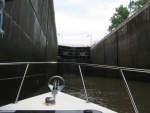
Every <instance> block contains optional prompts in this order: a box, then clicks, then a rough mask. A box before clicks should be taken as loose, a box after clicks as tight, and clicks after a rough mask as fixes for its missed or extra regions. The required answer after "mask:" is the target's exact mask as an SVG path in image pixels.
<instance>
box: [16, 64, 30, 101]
mask: <svg viewBox="0 0 150 113" xmlns="http://www.w3.org/2000/svg"><path fill="white" fill-rule="evenodd" d="M28 67H29V64H27V67H26V70H25V72H24V76H23V78H22V82H21V84H20V88H19V90H18V94H17V97H16V100H15V104H16V103H17V102H18V98H19V96H20V91H21V89H22V85H23V83H24V79H25V76H26V74H27V71H28Z"/></svg>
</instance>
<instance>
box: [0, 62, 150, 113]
mask: <svg viewBox="0 0 150 113" xmlns="http://www.w3.org/2000/svg"><path fill="white" fill-rule="evenodd" d="M31 64H70V65H78V67H79V71H80V75H81V79H82V83H83V87H84V91H85V97H86V101H87V102H89V100H88V95H87V91H86V87H85V83H84V79H83V75H82V70H81V66H91V67H99V68H104V69H113V70H118V71H119V72H120V74H121V77H122V79H123V81H124V85H125V87H126V90H127V92H128V96H129V98H130V101H131V103H132V106H133V108H134V111H135V113H138V109H137V107H136V104H135V101H134V99H133V96H132V94H131V91H130V89H129V86H128V83H127V81H126V78H125V76H124V73H123V71H134V72H142V73H150V70H148V69H138V68H127V67H119V66H109V65H99V64H88V63H75V62H57V61H48V62H9V63H0V66H10V65H26V69H25V72H24V75H23V77H21V78H22V81H21V84H20V87H19V90H18V93H17V96H16V99H15V103H17V102H18V99H19V95H20V92H21V89H22V86H23V83H24V80H25V78H26V74H27V71H28V69H29V66H30V65H31ZM17 78H20V77H14V78H2V79H0V81H1V80H10V79H17Z"/></svg>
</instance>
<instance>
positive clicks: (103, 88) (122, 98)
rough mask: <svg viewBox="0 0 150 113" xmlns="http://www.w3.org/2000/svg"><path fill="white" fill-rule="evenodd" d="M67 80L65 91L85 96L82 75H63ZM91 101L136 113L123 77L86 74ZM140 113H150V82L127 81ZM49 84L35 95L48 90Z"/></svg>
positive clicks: (121, 110) (123, 112)
mask: <svg viewBox="0 0 150 113" xmlns="http://www.w3.org/2000/svg"><path fill="white" fill-rule="evenodd" d="M62 77H63V78H64V79H65V81H66V87H65V88H64V89H63V92H65V93H67V94H70V95H73V96H76V97H79V98H82V99H86V98H85V94H84V90H83V85H82V81H81V77H80V76H62ZM84 80H85V85H86V89H87V94H88V97H89V101H90V102H93V103H96V104H98V105H101V106H104V107H107V108H109V109H111V110H114V111H117V112H119V113H134V110H133V107H132V105H131V102H130V99H129V97H128V94H127V91H126V89H125V86H124V83H123V81H122V80H121V79H112V78H102V77H93V76H84ZM127 82H128V84H129V87H130V89H131V92H132V94H133V97H134V100H135V103H136V105H137V108H138V110H139V113H150V83H141V82H133V81H127ZM48 91H49V89H48V87H47V84H46V85H45V86H43V87H42V88H40V90H39V91H37V92H36V93H34V94H33V95H36V94H39V93H43V92H48Z"/></svg>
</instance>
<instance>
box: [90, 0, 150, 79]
mask: <svg viewBox="0 0 150 113" xmlns="http://www.w3.org/2000/svg"><path fill="white" fill-rule="evenodd" d="M91 57H92V63H96V64H101V65H113V66H123V67H134V68H144V69H150V62H149V58H150V2H148V3H147V4H146V5H145V6H144V7H143V8H141V9H140V10H138V11H137V12H136V13H135V14H133V15H132V16H131V17H129V18H128V19H127V20H125V21H124V22H123V23H122V24H121V25H119V26H118V27H117V28H116V29H115V30H114V31H112V32H111V33H110V34H108V35H107V36H106V37H104V39H103V40H101V41H100V42H99V43H98V44H97V45H95V46H93V47H92V49H91ZM94 72H96V73H101V74H102V75H105V74H107V75H110V76H112V74H115V75H117V74H118V72H116V71H112V70H106V69H105V70H104V69H96V70H94ZM127 75H129V73H128V74H127ZM130 75H135V76H136V75H137V73H136V74H135V73H134V74H133V73H130ZM138 75H139V76H140V77H139V76H136V78H138V79H140V80H141V79H142V78H143V76H142V75H144V74H143V73H141V74H138ZM149 80H150V79H149Z"/></svg>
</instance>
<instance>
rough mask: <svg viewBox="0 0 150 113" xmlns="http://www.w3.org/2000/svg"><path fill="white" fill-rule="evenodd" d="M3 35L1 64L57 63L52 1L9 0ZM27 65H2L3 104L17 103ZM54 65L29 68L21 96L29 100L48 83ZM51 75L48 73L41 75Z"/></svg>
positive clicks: (1, 39) (0, 52)
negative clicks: (28, 96)
mask: <svg viewBox="0 0 150 113" xmlns="http://www.w3.org/2000/svg"><path fill="white" fill-rule="evenodd" d="M3 20H4V22H3V30H4V31H5V34H6V35H4V36H3V37H2V36H1V35H0V62H26V61H29V62H33V61H35V62H39V61H56V60H57V37H56V27H55V15H54V6H53V0H6V7H5V10H4V18H3ZM25 68H26V65H21V66H0V79H4V78H13V77H20V78H18V79H10V80H0V92H1V93H0V100H2V101H1V102H0V105H2V104H6V103H10V102H11V103H12V102H14V101H15V98H16V94H17V92H18V89H19V85H20V83H21V80H22V76H23V74H24V71H25ZM55 71H56V66H53V65H37V66H35V65H30V66H29V69H28V72H27V76H30V75H35V76H32V77H28V78H26V79H25V82H24V84H23V89H22V92H21V95H20V98H19V99H21V98H22V97H26V96H27V95H29V94H31V92H32V91H33V90H35V89H37V88H38V87H39V86H41V85H42V84H43V83H47V81H48V77H49V76H50V75H51V74H52V73H55ZM42 73H48V74H42Z"/></svg>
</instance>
